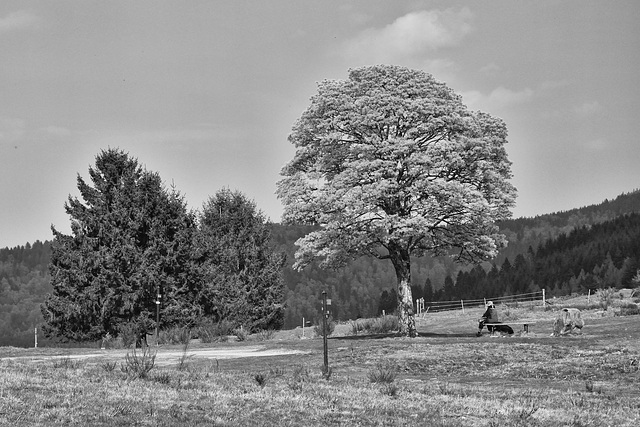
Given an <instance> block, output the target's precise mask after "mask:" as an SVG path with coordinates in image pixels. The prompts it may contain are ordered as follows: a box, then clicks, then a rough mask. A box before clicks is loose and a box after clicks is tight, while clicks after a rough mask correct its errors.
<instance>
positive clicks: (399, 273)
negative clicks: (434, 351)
mask: <svg viewBox="0 0 640 427" xmlns="http://www.w3.org/2000/svg"><path fill="white" fill-rule="evenodd" d="M389 256H390V257H391V262H392V263H393V267H394V268H395V270H396V277H397V279H398V309H397V312H398V320H399V321H400V332H401V333H402V334H403V335H406V336H408V337H411V338H415V336H416V335H417V331H416V319H415V316H414V313H413V297H412V295H411V257H410V256H409V251H408V250H406V249H404V248H402V247H401V246H400V245H390V250H389Z"/></svg>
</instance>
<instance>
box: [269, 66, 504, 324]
mask: <svg viewBox="0 0 640 427" xmlns="http://www.w3.org/2000/svg"><path fill="white" fill-rule="evenodd" d="M506 138H507V129H506V126H505V124H504V122H503V121H502V120H500V119H498V118H494V117H492V116H490V115H489V114H486V113H483V112H474V111H469V110H468V109H467V108H466V106H465V105H464V104H463V103H462V99H461V97H460V96H458V95H456V94H455V93H454V92H453V91H452V90H451V89H450V88H448V87H447V86H446V85H445V84H443V83H440V82H438V81H436V80H435V79H434V78H433V77H432V76H431V75H430V74H427V73H425V72H423V71H417V70H411V69H407V68H402V67H397V66H386V65H379V66H371V67H363V68H358V69H354V70H350V72H349V78H348V79H347V80H325V81H323V82H321V83H319V85H318V93H317V94H316V95H315V96H313V97H312V98H311V105H310V106H309V107H308V108H307V110H306V111H305V112H304V113H303V114H302V116H301V117H300V119H298V120H297V122H296V123H295V124H294V126H293V130H292V133H291V135H290V136H289V141H290V142H291V143H293V144H294V145H295V147H296V153H295V156H294V158H293V160H291V161H290V162H289V163H288V164H287V165H286V166H285V167H284V168H283V170H282V172H281V174H282V175H283V178H282V179H281V180H280V181H279V182H278V189H277V193H278V197H279V198H280V199H281V201H282V202H283V204H284V214H283V220H284V221H285V222H289V223H308V224H316V225H319V226H320V228H319V229H318V230H317V231H313V232H311V233H309V234H308V235H306V236H305V237H303V238H301V239H300V240H298V242H297V245H298V246H299V249H298V251H297V252H296V262H295V265H294V266H295V267H296V268H298V269H302V268H304V266H306V265H308V264H309V263H310V262H312V261H313V260H314V259H320V260H321V265H322V266H324V267H337V266H341V265H344V264H345V263H346V262H347V261H348V260H350V259H353V258H355V257H359V256H363V255H370V256H375V257H377V258H381V259H389V260H391V262H392V263H393V266H394V268H395V271H396V276H397V295H398V310H397V313H398V315H399V317H400V321H401V322H400V323H401V325H402V332H403V333H404V334H406V335H408V336H415V335H416V328H415V319H414V313H413V303H412V298H411V257H412V256H422V255H425V254H431V255H445V254H446V255H455V256H456V257H457V259H459V260H462V261H472V262H473V261H478V260H483V259H487V258H489V257H492V256H495V255H496V253H497V250H498V249H499V248H500V247H501V246H503V245H504V244H505V239H504V236H502V235H500V234H499V233H498V228H497V227H496V225H495V222H496V221H499V220H503V219H506V218H509V217H510V216H511V212H510V208H511V207H512V206H513V204H514V200H515V193H516V191H515V188H514V187H513V186H512V185H511V184H510V183H509V179H510V178H511V163H510V162H509V160H508V158H507V153H506V151H505V147H504V146H505V144H506V142H507V139H506Z"/></svg>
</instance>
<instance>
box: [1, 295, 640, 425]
mask: <svg viewBox="0 0 640 427" xmlns="http://www.w3.org/2000/svg"><path fill="white" fill-rule="evenodd" d="M499 310H501V311H502V312H503V313H504V312H505V311H506V315H507V317H508V318H510V319H512V320H516V319H520V320H523V319H535V320H536V322H537V323H536V324H535V325H534V326H532V328H531V332H530V334H529V335H528V336H525V335H521V334H520V333H519V332H520V331H518V332H517V333H516V334H515V336H513V337H490V336H489V335H484V336H482V337H475V336H474V334H475V332H476V329H477V323H476V320H477V318H478V317H479V316H480V313H481V309H480V308H477V309H472V310H466V311H465V313H464V314H462V313H461V312H449V313H433V314H427V315H426V316H425V317H423V318H420V319H419V320H418V330H419V332H420V336H419V337H418V338H415V339H409V338H404V337H394V336H391V335H361V334H358V335H353V334H352V329H353V328H352V326H351V325H348V324H347V325H338V327H337V328H336V330H335V332H334V335H332V337H331V338H330V339H329V365H330V368H331V369H330V370H329V371H328V372H323V369H322V365H323V355H322V348H323V346H322V339H320V338H312V339H309V338H306V339H304V338H301V330H300V329H297V330H294V331H282V332H279V333H277V334H275V335H274V336H273V337H270V339H268V340H260V341H258V340H257V339H255V338H254V339H252V337H249V339H248V340H247V341H244V342H233V340H230V341H229V342H223V343H213V344H200V343H197V342H192V343H191V344H190V345H188V346H179V345H175V346H160V347H159V348H158V349H155V348H153V349H152V351H151V352H149V353H146V352H143V351H142V350H138V351H137V352H136V354H135V357H134V354H133V351H131V350H99V349H95V348H94V349H86V348H85V349H68V348H67V349H63V348H56V349H54V348H42V349H17V348H7V347H4V348H0V425H2V426H5V425H10V426H51V425H64V426H87V425H90V426H132V425H136V426H174V425H175V426H178V425H180V426H196V425H203V426H204V425H208V426H405V425H412V426H416V425H418V426H420V425H425V426H545V427H548V426H637V425H640V382H639V380H640V367H639V360H640V340H639V338H640V316H638V315H631V316H611V315H610V313H611V311H612V310H609V312H604V313H603V312H601V311H598V310H597V309H592V310H585V311H583V317H584V319H585V322H586V326H585V328H584V332H583V334H581V335H571V336H565V337H559V338H554V337H550V336H549V334H550V333H551V330H552V322H553V320H554V318H555V315H556V314H557V312H555V311H543V310H541V309H540V308H506V307H502V308H500V307H499ZM517 328H521V327H520V326H516V327H515V328H514V329H517ZM310 332H311V330H309V329H307V331H306V335H307V336H308V335H310ZM208 349H219V350H221V349H224V350H229V351H230V352H232V351H243V349H244V350H249V349H257V350H258V351H255V352H253V353H251V356H249V357H242V358H226V357H225V358H222V357H218V358H216V357H204V356H203V355H204V354H205V353H204V352H205V351H206V350H208ZM261 350H262V351H265V352H266V351H269V353H268V354H271V355H270V356H262V357H258V354H260V353H261ZM278 350H282V351H286V352H295V353H293V354H280V353H279V351H278ZM156 351H157V354H156V353H155V352H156ZM170 354H173V356H174V357H173V358H172V359H171V358H166V357H165V358H164V359H163V358H162V357H163V356H167V355H170ZM154 355H155V356H156V359H155V360H153V364H152V358H153V356H154Z"/></svg>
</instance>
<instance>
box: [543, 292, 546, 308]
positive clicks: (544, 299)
mask: <svg viewBox="0 0 640 427" xmlns="http://www.w3.org/2000/svg"><path fill="white" fill-rule="evenodd" d="M542 308H547V297H546V294H545V290H544V289H542Z"/></svg>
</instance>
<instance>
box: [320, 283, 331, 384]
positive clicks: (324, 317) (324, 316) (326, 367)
mask: <svg viewBox="0 0 640 427" xmlns="http://www.w3.org/2000/svg"><path fill="white" fill-rule="evenodd" d="M327 303H328V304H331V300H327V291H322V340H323V346H324V372H328V370H329V349H328V346H327V318H328V317H329V312H328V311H327Z"/></svg>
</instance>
